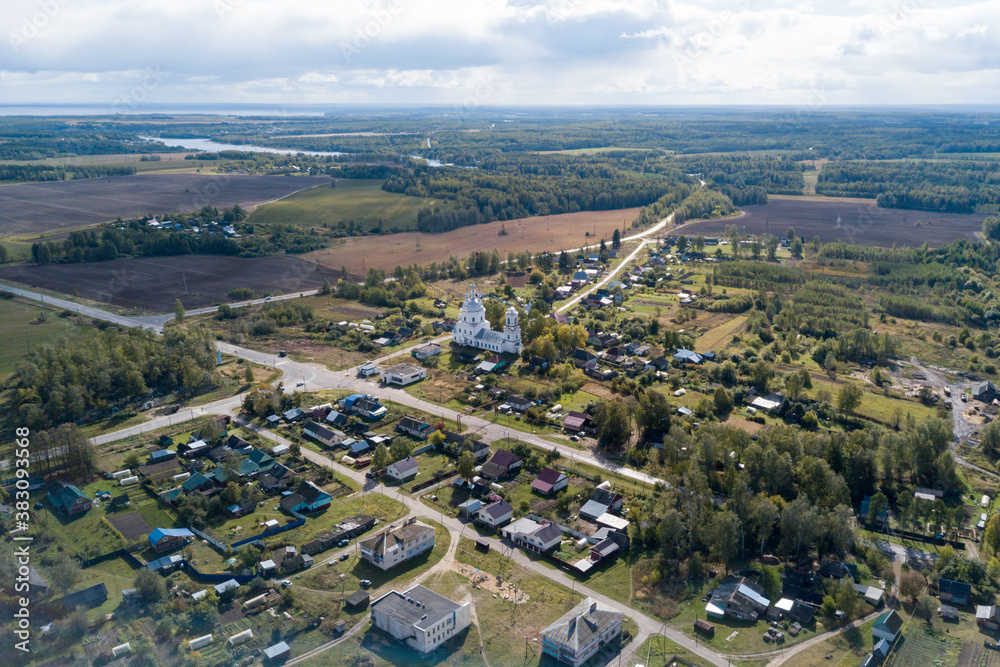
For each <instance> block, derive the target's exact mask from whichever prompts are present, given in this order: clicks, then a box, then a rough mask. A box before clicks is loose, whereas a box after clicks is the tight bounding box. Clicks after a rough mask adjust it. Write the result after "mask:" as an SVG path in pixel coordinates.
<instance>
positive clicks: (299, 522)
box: [230, 514, 306, 549]
mask: <svg viewBox="0 0 1000 667" xmlns="http://www.w3.org/2000/svg"><path fill="white" fill-rule="evenodd" d="M305 522H306V518H305V517H304V516H302V515H301V514H300V515H299V518H298V519H296V520H295V521H293V522H291V523H286V524H285V525H284V526H278V527H277V528H272V529H271V530H265V531H264V532H263V533H258V534H256V535H254V536H253V537H247V538H245V539H242V540H240V541H239V542H233V543H232V544H231V545H230V546H231V547H232V548H233V549H235V548H237V547H241V546H243V545H244V544H249V543H250V542H253V541H254V540H262V539H264V538H265V537H271V536H272V535H277V534H279V533H283V532H285V531H286V530H292V529H293V528H298V527H299V526H301V525H304V524H305Z"/></svg>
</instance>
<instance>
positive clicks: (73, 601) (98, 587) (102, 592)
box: [62, 582, 108, 611]
mask: <svg viewBox="0 0 1000 667" xmlns="http://www.w3.org/2000/svg"><path fill="white" fill-rule="evenodd" d="M107 599H108V588H107V586H105V585H104V583H103V582H102V583H100V584H94V585H93V586H90V587H88V588H84V589H83V590H80V591H76V592H75V593H70V594H69V595H66V596H65V597H63V599H62V604H63V607H64V608H65V609H66V610H67V611H71V610H73V609H75V608H76V607H86V608H87V609H93V608H94V607H97V606H100V605H102V604H104V602H105V601H106V600H107Z"/></svg>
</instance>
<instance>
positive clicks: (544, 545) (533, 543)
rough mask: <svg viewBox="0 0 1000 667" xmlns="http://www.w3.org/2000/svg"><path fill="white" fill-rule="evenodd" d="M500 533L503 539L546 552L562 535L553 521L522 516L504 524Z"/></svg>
mask: <svg viewBox="0 0 1000 667" xmlns="http://www.w3.org/2000/svg"><path fill="white" fill-rule="evenodd" d="M476 502H478V501H476ZM500 533H501V535H503V537H504V539H506V540H510V541H511V542H513V543H514V544H517V545H518V546H521V547H524V548H525V549H528V550H529V551H537V552H539V553H547V552H549V551H552V550H553V549H555V548H556V547H558V546H559V544H560V543H561V542H562V536H563V532H562V530H560V528H559V526H557V525H555V524H554V523H549V522H548V521H543V522H538V521H535V520H534V519H529V518H528V517H522V518H520V519H518V520H517V521H515V522H514V523H512V524H510V525H508V526H504V528H503V529H502V530H501V531H500Z"/></svg>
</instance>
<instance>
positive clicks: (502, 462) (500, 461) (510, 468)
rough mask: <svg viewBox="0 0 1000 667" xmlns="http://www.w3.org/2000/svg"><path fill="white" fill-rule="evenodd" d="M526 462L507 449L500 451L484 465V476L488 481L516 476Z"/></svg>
mask: <svg viewBox="0 0 1000 667" xmlns="http://www.w3.org/2000/svg"><path fill="white" fill-rule="evenodd" d="M523 463H524V461H523V460H522V459H521V457H520V456H518V455H517V454H515V453H513V452H509V451H507V450H506V449H498V450H497V451H496V452H494V454H493V456H492V457H490V460H489V461H487V462H486V463H484V464H483V469H482V476H483V477H486V478H487V479H494V480H496V479H503V478H505V477H510V476H513V475H516V474H517V473H518V472H520V470H521V465H522V464H523Z"/></svg>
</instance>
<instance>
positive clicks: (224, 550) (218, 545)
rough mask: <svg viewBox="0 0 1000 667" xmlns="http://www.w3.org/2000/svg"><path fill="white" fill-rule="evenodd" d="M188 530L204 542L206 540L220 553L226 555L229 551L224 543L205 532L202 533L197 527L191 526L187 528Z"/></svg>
mask: <svg viewBox="0 0 1000 667" xmlns="http://www.w3.org/2000/svg"><path fill="white" fill-rule="evenodd" d="M189 530H190V531H191V532H192V533H194V534H195V535H197V536H198V537H200V538H201V539H203V540H205V541H206V542H208V543H209V544H211V545H212V548H214V549H215V550H216V551H218V552H219V553H220V554H223V555H226V554H228V553H229V547H227V546H226V545H225V544H223V543H222V542H220V541H219V540H217V539H215V538H214V537H212V536H211V535H209V534H207V533H203V532H202V531H200V530H198V529H197V528H195V527H193V526H192V527H191V528H189Z"/></svg>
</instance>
